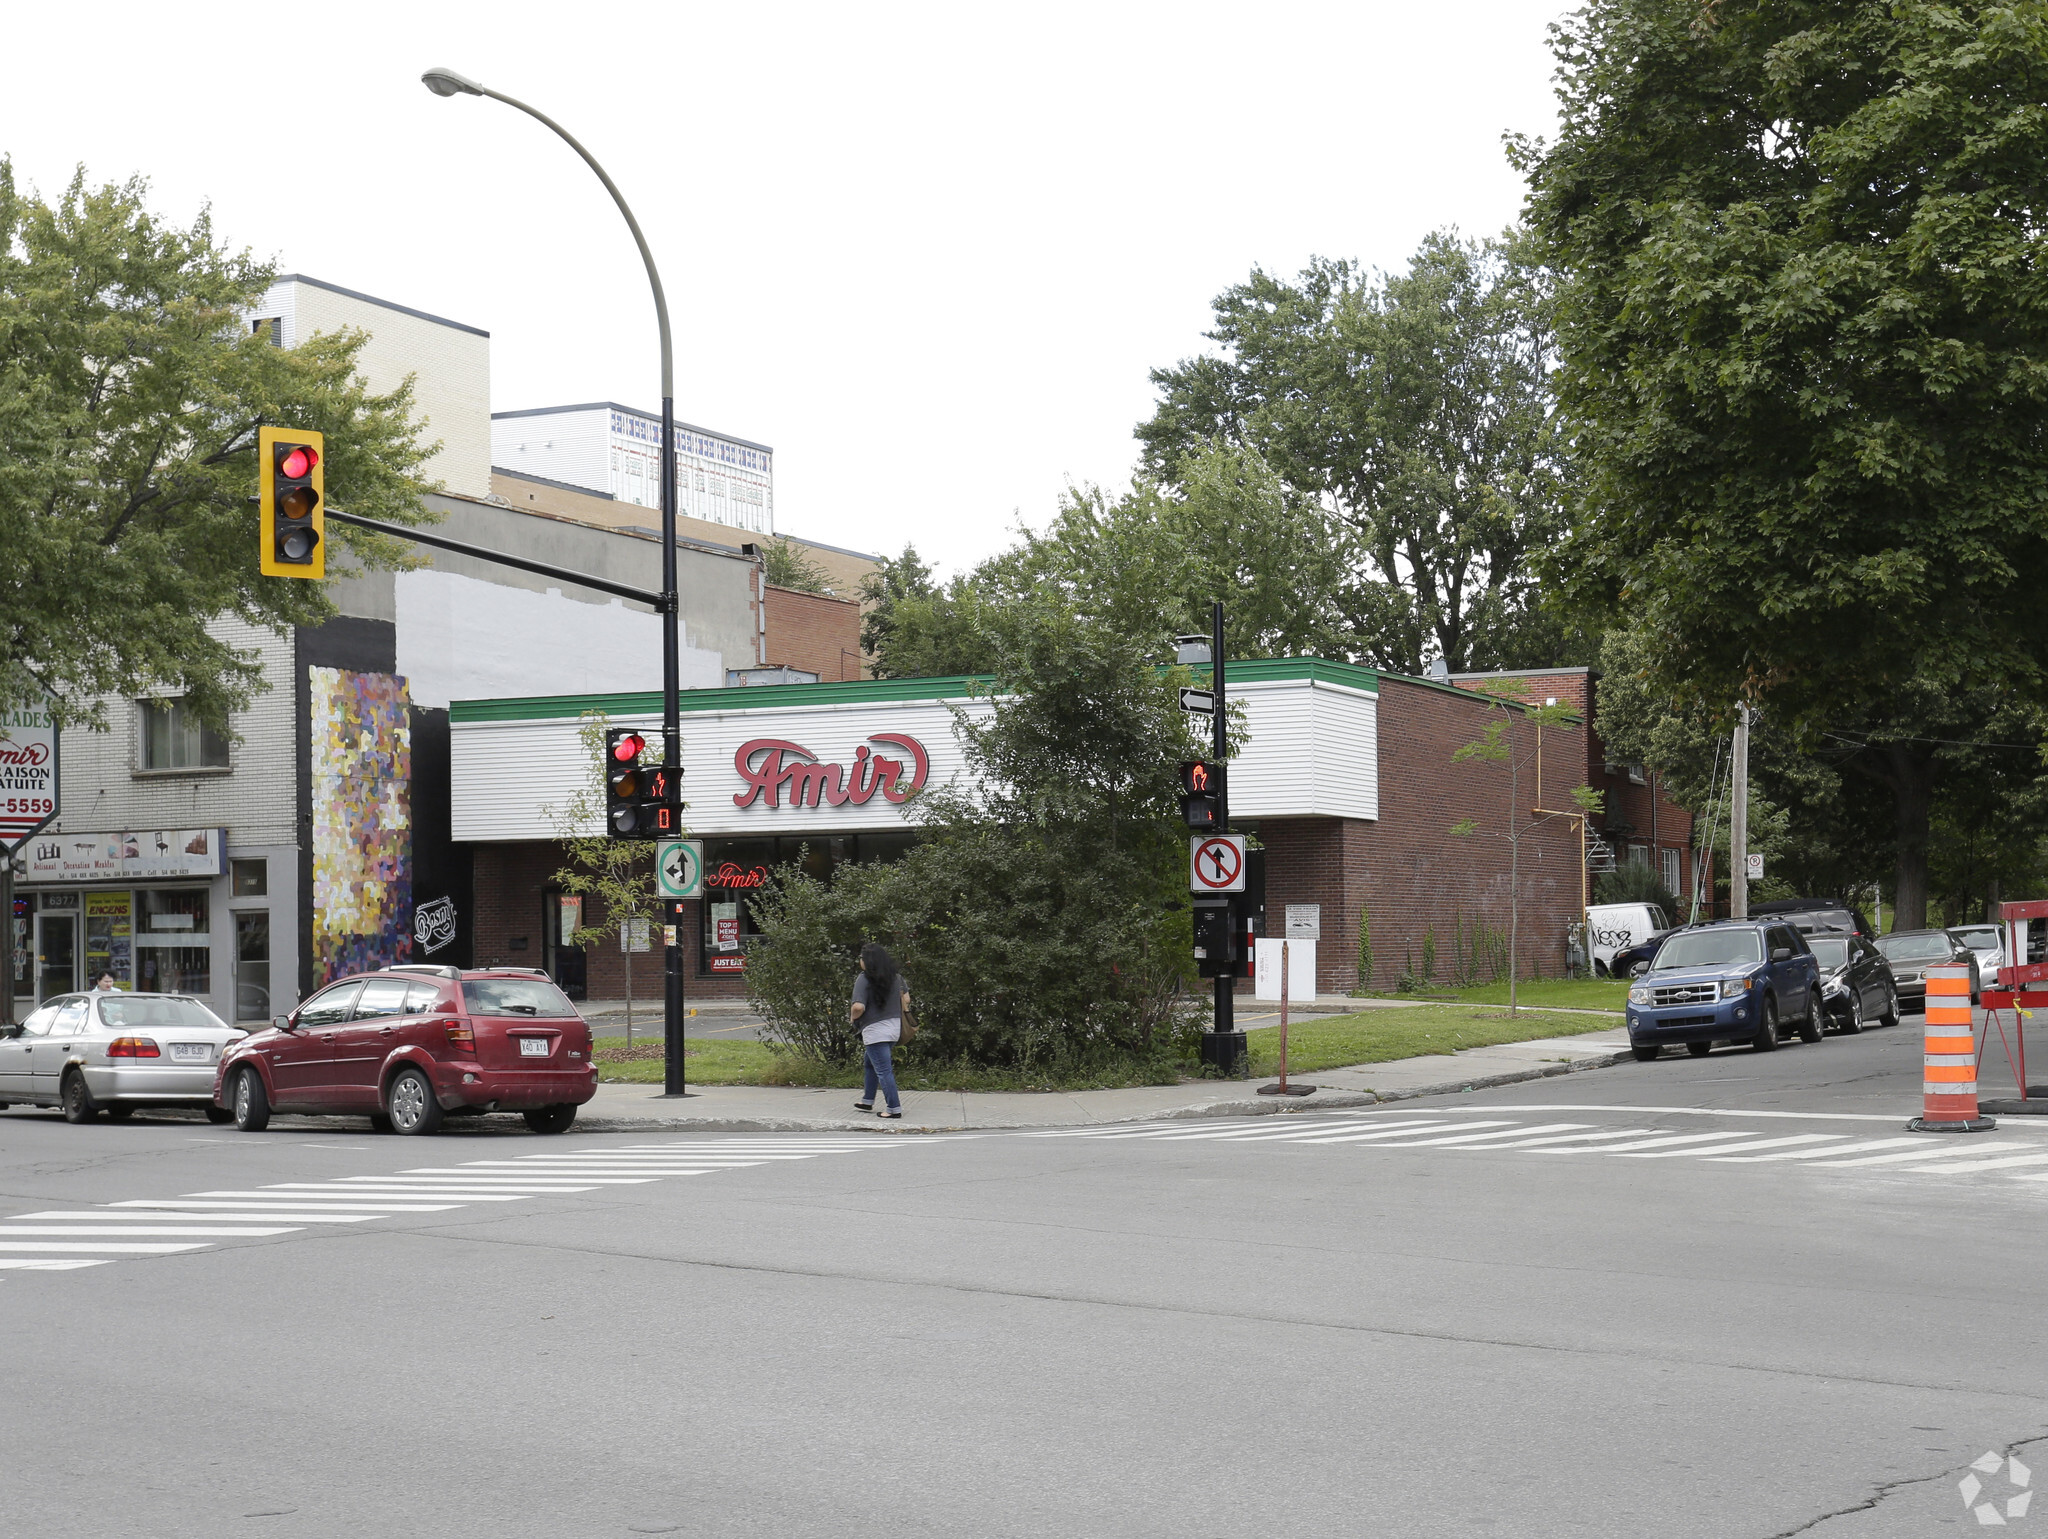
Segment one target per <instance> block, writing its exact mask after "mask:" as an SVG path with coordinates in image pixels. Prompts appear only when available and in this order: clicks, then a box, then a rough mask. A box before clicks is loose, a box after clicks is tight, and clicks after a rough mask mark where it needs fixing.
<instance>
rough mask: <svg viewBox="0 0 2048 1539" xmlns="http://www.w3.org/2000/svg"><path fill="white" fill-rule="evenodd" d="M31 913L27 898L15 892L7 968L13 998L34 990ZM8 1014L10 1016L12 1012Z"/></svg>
mask: <svg viewBox="0 0 2048 1539" xmlns="http://www.w3.org/2000/svg"><path fill="white" fill-rule="evenodd" d="M33 913H34V909H33V908H32V906H31V904H30V901H29V899H28V898H27V897H26V896H24V895H22V894H20V893H17V894H15V898H14V924H13V931H14V933H13V935H12V936H11V937H10V939H11V942H12V946H11V950H12V954H13V960H12V962H11V963H10V964H9V969H8V970H9V973H10V974H11V976H12V977H13V980H14V993H13V995H12V996H11V997H12V998H14V999H22V998H25V997H27V996H30V995H33V994H34V993H35V991H36V975H35V970H34V962H35V952H34V950H33V949H32V948H31V947H30V945H29V930H30V927H31V926H32V925H33V923H34V920H33V918H32V915H33ZM9 1014H10V1016H11V1015H12V1012H11V1011H10V1012H9Z"/></svg>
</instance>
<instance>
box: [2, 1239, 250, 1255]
mask: <svg viewBox="0 0 2048 1539" xmlns="http://www.w3.org/2000/svg"><path fill="white" fill-rule="evenodd" d="M206 1249H209V1247H208V1246H205V1245H173V1244H167V1243H161V1242H159V1241H156V1240H145V1241H138V1242H136V1243H134V1244H123V1243H122V1242H120V1241H118V1240H108V1241H106V1242H105V1243H104V1244H96V1243H92V1242H89V1241H86V1240H8V1241H6V1242H5V1243H4V1244H0V1251H10V1252H11V1251H17V1250H63V1251H84V1252H86V1253H88V1254H92V1255H99V1254H102V1253H104V1252H114V1253H118V1254H121V1255H144V1254H147V1255H164V1254H168V1253H169V1252H171V1251H180V1250H206Z"/></svg>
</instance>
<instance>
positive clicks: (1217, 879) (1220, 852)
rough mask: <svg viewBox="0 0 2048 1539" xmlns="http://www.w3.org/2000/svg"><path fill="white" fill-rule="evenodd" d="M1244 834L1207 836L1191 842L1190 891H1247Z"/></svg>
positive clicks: (1189, 845)
mask: <svg viewBox="0 0 2048 1539" xmlns="http://www.w3.org/2000/svg"><path fill="white" fill-rule="evenodd" d="M1244 846H1245V839H1244V835H1243V834H1204V835H1202V836H1201V837H1199V838H1194V839H1190V840H1189V841H1188V890H1189V891H1190V892H1243V891H1244Z"/></svg>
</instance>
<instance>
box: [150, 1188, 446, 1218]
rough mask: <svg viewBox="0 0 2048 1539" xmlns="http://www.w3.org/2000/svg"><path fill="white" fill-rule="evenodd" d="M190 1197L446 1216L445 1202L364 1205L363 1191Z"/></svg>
mask: <svg viewBox="0 0 2048 1539" xmlns="http://www.w3.org/2000/svg"><path fill="white" fill-rule="evenodd" d="M189 1195H191V1196H193V1197H200V1198H215V1197H233V1198H243V1199H252V1198H253V1199H258V1200H257V1201H240V1202H237V1203H235V1206H236V1207H238V1208H239V1207H257V1206H268V1205H270V1204H273V1203H274V1204H278V1205H281V1206H282V1205H288V1204H291V1203H299V1202H317V1203H319V1204H320V1205H321V1206H322V1207H325V1206H326V1205H327V1204H328V1203H330V1202H346V1203H351V1204H353V1205H354V1207H353V1208H343V1209H341V1210H340V1211H341V1212H344V1213H347V1212H351V1211H361V1212H366V1213H367V1212H370V1211H371V1210H372V1209H374V1210H375V1211H376V1212H379V1213H445V1212H446V1211H447V1210H448V1205H447V1204H446V1203H445V1202H442V1203H437V1202H429V1201H426V1200H425V1199H421V1200H420V1201H417V1202H415V1201H413V1200H412V1199H411V1198H406V1199H404V1200H402V1201H395V1202H376V1203H371V1202H366V1201H365V1200H364V1199H365V1198H366V1197H367V1196H368V1195H369V1194H368V1193H366V1192H356V1193H354V1194H350V1193H348V1192H337V1191H332V1190H330V1189H328V1188H326V1187H317V1188H315V1189H314V1190H312V1191H307V1192H299V1193H291V1192H265V1191H254V1192H193V1193H190V1194H189Z"/></svg>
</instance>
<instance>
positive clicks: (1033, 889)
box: [747, 602, 1199, 1067]
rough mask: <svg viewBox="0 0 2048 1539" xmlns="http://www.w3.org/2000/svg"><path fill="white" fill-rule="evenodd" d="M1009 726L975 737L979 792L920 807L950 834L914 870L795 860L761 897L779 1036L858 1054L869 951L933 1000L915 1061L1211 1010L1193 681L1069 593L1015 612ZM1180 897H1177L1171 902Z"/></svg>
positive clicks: (1004, 675) (1004, 639)
mask: <svg viewBox="0 0 2048 1539" xmlns="http://www.w3.org/2000/svg"><path fill="white" fill-rule="evenodd" d="M993 623H995V624H997V625H998V626H999V628H1000V635H999V637H998V647H997V651H998V653H999V655H1000V656H1001V658H1002V659H1003V662H1002V667H1001V669H1000V671H999V674H998V676H997V677H996V679H995V680H994V681H993V682H992V683H991V685H990V689H991V694H992V696H993V697H994V698H993V702H992V709H991V712H990V714H989V715H988V716H987V717H986V718H985V719H980V720H975V719H970V718H968V717H965V716H963V717H962V719H961V720H960V722H959V724H958V726H957V731H958V732H959V734H960V738H961V742H962V745H963V747H964V748H965V750H966V757H967V761H968V770H969V776H970V780H971V785H970V786H967V787H953V788H934V789H931V790H928V791H927V792H925V793H924V794H923V795H922V796H921V797H920V815H921V819H922V822H923V824H924V827H925V829H926V831H927V833H928V835H929V837H928V839H927V840H926V842H924V843H922V844H920V845H918V846H916V847H914V848H913V849H912V850H911V851H910V852H909V853H908V854H907V855H906V856H905V857H904V858H903V859H902V860H901V861H899V862H897V863H896V864H894V865H884V866H841V867H840V868H839V869H838V871H837V872H836V873H835V874H834V878H833V882H832V884H831V886H830V887H829V888H828V887H826V886H824V885H823V884H821V883H819V882H817V881H816V880H815V879H814V878H811V877H809V876H807V875H805V874H804V873H803V872H802V871H801V870H799V869H797V868H794V867H785V868H783V869H781V870H779V871H778V872H777V874H776V880H775V883H774V885H773V886H772V887H771V888H770V889H769V890H768V891H767V892H765V893H764V894H763V895H762V896H761V897H760V898H758V899H757V900H756V902H755V914H756V918H757V921H758V923H759V925H760V930H761V935H762V938H763V939H762V943H761V944H760V945H759V946H758V947H757V949H756V951H755V952H754V953H753V954H752V956H751V957H750V959H749V965H748V975H747V976H748V986H749V989H750V990H751V991H752V993H753V995H754V998H755V1001H756V1003H757V1005H758V1006H759V1008H760V1009H761V1011H762V1013H763V1016H764V1018H765V1019H766V1020H767V1022H768V1024H769V1030H770V1032H771V1035H772V1036H773V1037H774V1038H775V1039H777V1040H779V1041H780V1042H782V1043H783V1044H785V1045H786V1046H789V1047H791V1048H793V1049H795V1050H798V1051H804V1052H809V1053H812V1054H815V1055H817V1056H821V1057H836V1058H846V1057H850V1056H851V1055H852V1052H853V1044H854V1042H855V1041H856V1040H857V1037H856V1034H855V1033H852V1032H850V1031H843V1030H842V1029H841V1028H840V1027H839V1026H838V1024H837V1023H836V1019H835V1018H838V1019H843V1017H844V1014H845V1009H846V995H847V990H848V989H849V988H850V985H851V979H852V976H853V969H854V959H855V956H856V954H857V948H858V946H859V944H860V943H861V942H862V941H864V940H869V939H879V940H881V941H882V942H883V943H884V944H886V945H887V946H889V948H890V950H891V951H892V952H893V953H894V954H895V955H896V957H897V959H898V961H899V963H900V964H901V966H902V967H903V970H904V973H905V975H906V976H907V977H909V978H910V979H911V980H912V982H913V985H914V987H915V990H916V995H917V999H918V1002H919V1023H920V1035H919V1037H918V1039H917V1041H916V1043H915V1044H914V1045H913V1046H912V1047H911V1048H910V1049H909V1052H910V1054H911V1055H912V1056H913V1057H920V1056H928V1057H930V1058H933V1059H937V1060H939V1061H967V1062H972V1063H978V1064H990V1065H1004V1066H1020V1067H1029V1066H1040V1065H1044V1064H1047V1063H1051V1062H1062V1061H1063V1062H1089V1061H1100V1060H1105V1059H1128V1058H1130V1057H1134V1056H1136V1057H1143V1056H1147V1055H1151V1054H1154V1053H1158V1052H1161V1051H1164V1050H1166V1049H1167V1048H1168V1047H1169V1045H1170V1044H1173V1045H1178V1039H1179V1036H1180V1034H1181V1033H1182V1031H1183V1030H1185V1029H1186V1027H1187V1025H1188V1023H1189V1022H1190V1021H1191V1020H1192V1018H1193V1015H1194V1013H1195V1010H1196V1007H1197V1005H1198V1003H1199V1002H1198V1000H1196V999H1195V997H1194V996H1191V995H1187V994H1184V993H1182V992H1181V991H1180V988H1179V984H1180V981H1181V977H1182V975H1183V974H1184V973H1185V972H1186V971H1188V970H1189V967H1190V963H1191V960H1192V959H1191V955H1190V949H1189V948H1190V945H1191V939H1190V935H1189V927H1188V918H1187V913H1186V910H1185V908H1184V907H1179V906H1178V905H1180V904H1183V903H1184V892H1183V888H1184V885H1185V884H1184V870H1183V868H1184V863H1185V861H1186V858H1187V846H1186V843H1185V840H1184V838H1183V837H1182V833H1183V832H1184V831H1182V830H1180V829H1178V828H1177V827H1176V818H1175V815H1174V813H1175V809H1174V805H1173V797H1172V788H1173V785H1174V783H1175V775H1174V767H1175V765H1176V763H1177V762H1178V760H1179V759H1180V758H1181V757H1182V756H1184V755H1185V754H1187V753H1188V752H1190V751H1191V750H1192V746H1193V745H1192V740H1191V739H1190V738H1189V736H1188V728H1187V726H1186V722H1185V718H1184V717H1183V715H1182V713H1181V711H1180V709H1179V699H1178V694H1177V686H1178V685H1179V684H1180V683H1184V682H1185V681H1186V675H1185V673H1182V672H1179V671H1176V670H1168V671H1167V672H1166V674H1165V675H1164V676H1162V673H1161V670H1159V669H1158V668H1157V667H1156V666H1155V665H1154V662H1153V660H1152V657H1151V655H1150V653H1149V652H1148V651H1147V650H1146V649H1145V648H1144V647H1142V646H1140V645H1138V644H1137V643H1135V642H1133V641H1132V640H1130V639H1129V638H1126V637H1123V636H1120V635H1118V634H1117V633H1116V632H1114V631H1113V630H1111V629H1109V628H1108V627H1106V626H1104V625H1101V624H1100V623H1097V622H1093V621H1090V620H1087V619H1082V618H1078V617H1076V616H1074V615H1072V614H1071V613H1069V612H1067V611H1066V610H1065V609H1064V608H1063V607H1062V606H1060V605H1059V604H1057V603H1053V602H1042V603H1038V604H1020V605H1016V606H1012V607H1011V608H1010V609H1009V610H1008V611H1006V612H1005V613H1004V614H1002V615H1001V616H1000V617H998V618H997V620H996V621H995V622H993ZM1170 905H1174V906H1170Z"/></svg>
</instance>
